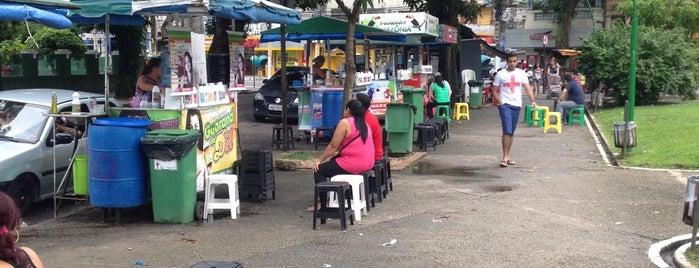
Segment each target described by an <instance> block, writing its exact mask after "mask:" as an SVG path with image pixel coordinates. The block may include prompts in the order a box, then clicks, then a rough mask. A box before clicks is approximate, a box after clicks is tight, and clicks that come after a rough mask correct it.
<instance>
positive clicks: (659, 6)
mask: <svg viewBox="0 0 699 268" xmlns="http://www.w3.org/2000/svg"><path fill="white" fill-rule="evenodd" d="M632 4H633V3H632V2H631V1H627V2H622V3H619V5H618V6H617V10H619V11H621V13H622V14H624V16H625V17H626V18H628V20H630V19H631V13H632V11H633V9H632V8H633V6H632ZM637 5H638V25H639V26H653V27H656V28H660V29H677V28H685V29H686V30H687V31H688V36H692V34H694V33H696V32H698V31H699V7H698V6H697V5H699V4H698V3H696V2H694V1H691V0H646V1H639V2H638V4H637Z"/></svg>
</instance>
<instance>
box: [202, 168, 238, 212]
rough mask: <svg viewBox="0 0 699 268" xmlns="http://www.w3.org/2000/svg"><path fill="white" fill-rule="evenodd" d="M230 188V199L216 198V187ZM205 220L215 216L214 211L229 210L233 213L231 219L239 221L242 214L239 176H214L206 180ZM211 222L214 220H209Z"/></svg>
mask: <svg viewBox="0 0 699 268" xmlns="http://www.w3.org/2000/svg"><path fill="white" fill-rule="evenodd" d="M223 184H225V185H227V186H228V198H216V197H215V195H216V186H218V185H223ZM204 190H205V193H204V195H205V197H204V199H205V201H204V219H205V220H207V219H208V215H209V214H213V212H214V209H228V210H230V211H231V219H234V220H235V219H237V218H238V214H240V198H239V197H238V176H237V175H233V174H213V175H210V176H208V178H206V189H204ZM208 220H209V221H212V220H213V217H212V218H211V219H208Z"/></svg>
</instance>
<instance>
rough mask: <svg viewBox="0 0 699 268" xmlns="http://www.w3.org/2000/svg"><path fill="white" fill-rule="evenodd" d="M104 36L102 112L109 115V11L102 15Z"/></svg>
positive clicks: (110, 47)
mask: <svg viewBox="0 0 699 268" xmlns="http://www.w3.org/2000/svg"><path fill="white" fill-rule="evenodd" d="M104 35H105V36H104V38H105V40H106V41H105V42H107V44H106V47H107V49H106V52H105V53H104V112H105V114H107V115H109V73H110V70H109V62H110V60H109V58H110V57H111V55H112V53H111V51H110V50H111V49H112V46H111V43H112V42H111V41H112V40H111V38H109V13H107V14H106V15H104Z"/></svg>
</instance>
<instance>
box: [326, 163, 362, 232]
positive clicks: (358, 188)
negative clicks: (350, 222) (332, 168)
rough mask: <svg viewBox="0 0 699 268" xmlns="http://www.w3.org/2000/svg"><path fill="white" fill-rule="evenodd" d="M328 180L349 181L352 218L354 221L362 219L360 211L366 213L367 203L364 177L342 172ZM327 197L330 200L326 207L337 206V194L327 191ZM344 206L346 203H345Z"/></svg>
mask: <svg viewBox="0 0 699 268" xmlns="http://www.w3.org/2000/svg"><path fill="white" fill-rule="evenodd" d="M330 181H344V182H347V183H349V185H350V189H352V200H351V202H352V211H353V214H354V220H355V221H361V220H362V212H363V214H364V215H366V213H367V211H368V210H367V205H366V193H365V192H364V191H365V188H364V177H363V176H362V175H350V174H343V175H335V176H333V177H332V178H331V179H330ZM328 199H330V202H329V203H328V207H331V208H336V207H338V206H339V205H338V202H337V200H338V199H337V196H335V193H334V192H330V193H328ZM345 206H346V204H345Z"/></svg>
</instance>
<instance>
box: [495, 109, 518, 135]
mask: <svg viewBox="0 0 699 268" xmlns="http://www.w3.org/2000/svg"><path fill="white" fill-rule="evenodd" d="M520 110H521V107H519V106H513V105H510V104H507V103H505V104H503V105H500V106H498V111H499V112H500V121H501V122H502V134H503V135H510V136H514V134H515V129H516V128H517V121H518V120H519V111H520Z"/></svg>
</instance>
